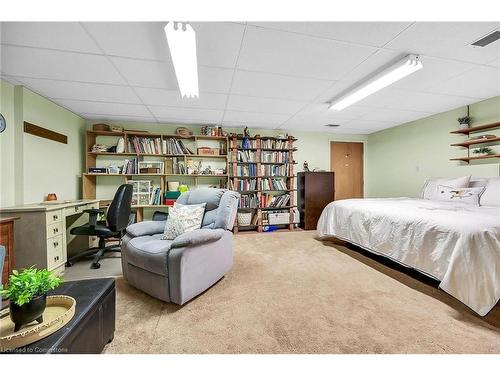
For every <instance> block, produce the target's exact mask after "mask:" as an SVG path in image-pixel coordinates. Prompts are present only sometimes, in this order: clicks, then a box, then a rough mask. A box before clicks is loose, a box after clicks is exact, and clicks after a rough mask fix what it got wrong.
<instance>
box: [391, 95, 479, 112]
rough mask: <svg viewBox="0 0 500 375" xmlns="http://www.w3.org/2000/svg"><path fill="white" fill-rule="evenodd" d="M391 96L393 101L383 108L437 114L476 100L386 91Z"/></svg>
mask: <svg viewBox="0 0 500 375" xmlns="http://www.w3.org/2000/svg"><path fill="white" fill-rule="evenodd" d="M387 90H388V91H389V90H390V93H391V94H393V99H392V100H390V101H387V105H386V106H385V108H390V109H399V110H407V111H417V112H427V113H438V112H445V111H449V110H452V109H455V108H458V107H461V106H464V105H467V104H470V103H471V102H474V101H477V99H474V98H469V97H461V96H451V95H441V94H432V93H428V92H414V91H405V90H399V89H387Z"/></svg>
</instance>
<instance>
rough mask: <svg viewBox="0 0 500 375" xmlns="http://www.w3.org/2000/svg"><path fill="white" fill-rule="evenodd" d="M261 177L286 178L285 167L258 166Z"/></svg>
mask: <svg viewBox="0 0 500 375" xmlns="http://www.w3.org/2000/svg"><path fill="white" fill-rule="evenodd" d="M260 174H261V176H286V175H287V166H286V165H267V164H266V165H261V166H260Z"/></svg>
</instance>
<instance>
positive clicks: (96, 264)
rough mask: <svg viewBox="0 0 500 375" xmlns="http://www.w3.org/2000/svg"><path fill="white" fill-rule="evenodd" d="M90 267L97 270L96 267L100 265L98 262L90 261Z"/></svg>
mask: <svg viewBox="0 0 500 375" xmlns="http://www.w3.org/2000/svg"><path fill="white" fill-rule="evenodd" d="M90 268H92V269H94V270H97V269H99V268H101V265H100V264H99V263H92V265H91V266H90Z"/></svg>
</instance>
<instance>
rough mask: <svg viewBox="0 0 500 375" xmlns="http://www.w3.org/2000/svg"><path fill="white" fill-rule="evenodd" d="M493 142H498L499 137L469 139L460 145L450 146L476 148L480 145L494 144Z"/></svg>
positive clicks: (499, 140)
mask: <svg viewBox="0 0 500 375" xmlns="http://www.w3.org/2000/svg"><path fill="white" fill-rule="evenodd" d="M495 142H500V137H494V138H479V139H471V140H468V141H465V142H461V143H453V144H452V145H451V146H458V147H466V148H468V147H470V146H477V145H481V144H483V143H495Z"/></svg>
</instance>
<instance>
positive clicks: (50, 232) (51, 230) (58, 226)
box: [47, 221, 63, 238]
mask: <svg viewBox="0 0 500 375" xmlns="http://www.w3.org/2000/svg"><path fill="white" fill-rule="evenodd" d="M62 233H63V223H62V221H60V222H58V223H54V224H50V225H48V226H47V238H51V237H54V236H59V235H61V234H62Z"/></svg>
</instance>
